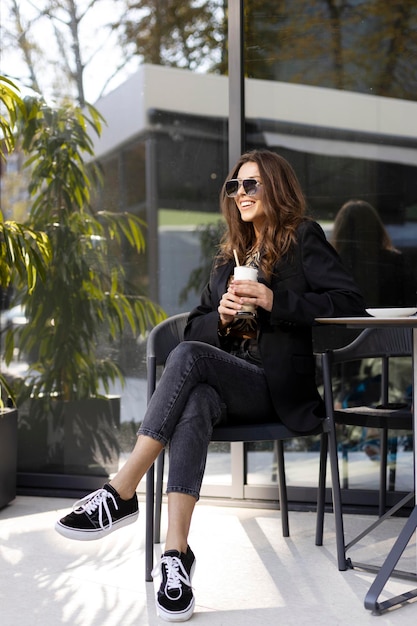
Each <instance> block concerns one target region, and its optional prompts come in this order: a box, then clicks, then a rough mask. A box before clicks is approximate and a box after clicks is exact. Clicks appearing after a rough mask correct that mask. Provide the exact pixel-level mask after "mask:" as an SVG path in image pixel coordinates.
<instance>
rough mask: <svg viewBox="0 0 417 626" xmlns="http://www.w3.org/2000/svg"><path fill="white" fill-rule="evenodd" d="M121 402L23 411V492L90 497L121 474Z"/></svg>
mask: <svg viewBox="0 0 417 626" xmlns="http://www.w3.org/2000/svg"><path fill="white" fill-rule="evenodd" d="M119 427H120V398H119V397H108V398H91V399H87V400H77V401H74V402H61V401H53V402H48V403H45V402H44V401H42V400H41V399H35V400H32V401H31V402H30V404H29V405H28V406H27V407H24V408H23V409H22V410H21V411H20V412H19V430H18V459H17V471H18V473H17V488H18V493H19V494H30V495H68V496H71V497H72V496H77V495H79V494H82V495H84V494H85V493H86V492H88V491H91V490H94V489H97V488H99V487H101V486H102V484H103V482H105V480H107V479H108V478H109V475H110V474H112V473H115V472H117V470H118V464H119V443H118V432H119Z"/></svg>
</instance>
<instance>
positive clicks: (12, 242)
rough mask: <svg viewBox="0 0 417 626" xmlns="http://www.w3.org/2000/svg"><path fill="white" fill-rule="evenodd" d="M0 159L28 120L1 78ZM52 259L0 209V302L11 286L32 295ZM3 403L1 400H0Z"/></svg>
mask: <svg viewBox="0 0 417 626" xmlns="http://www.w3.org/2000/svg"><path fill="white" fill-rule="evenodd" d="M0 106H1V108H0V133H1V139H0V158H1V159H2V160H4V161H5V160H6V158H7V155H9V154H11V153H12V152H13V150H14V149H15V132H16V124H17V122H18V120H19V119H21V120H22V119H25V118H26V114H27V110H26V106H25V103H24V102H23V100H22V98H21V97H20V92H19V89H18V88H17V86H16V85H15V84H14V83H13V82H12V81H10V80H9V79H8V78H6V77H5V76H0ZM50 259H51V246H50V242H49V239H48V236H47V235H46V233H45V232H43V231H41V230H35V229H33V228H30V227H28V226H26V225H25V224H21V223H19V222H17V221H15V220H8V219H5V218H4V215H3V211H2V210H1V208H0V300H1V304H3V301H4V300H6V296H5V294H7V293H8V291H9V290H10V287H11V285H16V288H17V289H19V288H20V289H22V288H24V289H26V290H27V292H28V293H32V292H33V290H34V289H35V286H36V284H37V283H38V279H39V278H41V279H42V280H43V279H44V278H45V274H46V267H47V265H48V263H49V261H50ZM0 383H1V386H2V389H3V390H6V393H7V395H8V396H9V397H12V396H13V392H12V390H11V388H10V386H9V385H8V383H7V381H6V379H5V378H4V376H0ZM0 402H1V400H0Z"/></svg>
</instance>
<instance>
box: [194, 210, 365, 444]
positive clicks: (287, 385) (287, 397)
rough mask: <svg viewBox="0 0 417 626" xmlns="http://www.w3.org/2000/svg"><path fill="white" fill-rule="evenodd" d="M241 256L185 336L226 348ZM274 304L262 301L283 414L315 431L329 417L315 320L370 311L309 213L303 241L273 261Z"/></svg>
mask: <svg viewBox="0 0 417 626" xmlns="http://www.w3.org/2000/svg"><path fill="white" fill-rule="evenodd" d="M233 266H234V263H233V262H232V261H230V262H229V263H227V264H225V265H222V266H220V267H217V268H215V269H214V270H213V272H212V275H211V278H210V282H209V284H208V285H207V287H206V288H205V289H204V291H203V293H202V296H201V303H200V305H199V306H198V307H196V308H195V309H194V310H193V311H192V312H191V313H190V316H189V319H188V324H187V326H186V329H185V339H186V340H193V341H203V342H205V343H209V344H211V345H214V346H218V347H224V346H222V344H221V341H223V340H221V339H220V337H219V336H218V332H217V328H218V321H219V313H218V311H217V307H218V305H219V301H220V299H221V297H222V295H223V294H224V293H225V291H226V285H227V282H228V280H229V277H230V275H231V274H232V272H233ZM259 280H260V281H261V282H264V283H265V284H267V285H268V286H269V287H270V288H271V289H272V291H273V292H274V301H273V307H272V311H271V312H268V311H265V310H264V309H260V308H258V328H259V335H258V341H259V351H260V354H261V358H262V363H263V367H264V370H265V375H266V378H267V381H268V386H269V390H270V393H271V397H272V401H273V404H274V407H275V411H276V414H277V416H278V419H280V420H281V421H282V422H284V423H285V424H286V425H287V426H288V427H289V428H291V429H293V430H294V431H296V432H300V433H301V432H308V431H311V430H313V429H314V428H316V427H317V426H318V425H319V422H320V420H321V419H322V418H323V417H324V415H325V413H324V404H323V401H322V398H321V396H320V394H319V392H318V390H317V386H316V380H315V359H314V356H313V345H312V326H313V324H314V319H315V318H316V317H337V316H345V315H347V316H353V315H364V314H366V313H365V309H364V307H365V304H364V301H363V298H362V295H361V294H360V292H359V290H358V288H357V287H356V285H355V283H354V281H353V279H352V278H351V277H350V275H349V274H348V273H347V272H346V270H345V269H344V267H343V265H342V263H341V261H340V259H339V256H338V255H337V253H336V252H335V250H334V248H333V247H332V246H331V245H330V244H329V243H328V242H327V240H326V237H325V235H324V232H323V230H322V229H321V227H320V226H319V225H318V224H317V223H316V222H313V221H309V220H305V221H304V222H303V223H302V224H301V225H300V226H299V228H298V230H297V244H296V246H294V247H293V249H292V251H291V252H290V253H288V254H287V255H286V256H285V258H283V259H281V260H280V261H279V262H278V263H277V264H276V266H275V267H274V273H273V276H272V278H271V280H270V282H269V283H268V282H267V281H265V280H264V279H263V278H262V276H260V277H259Z"/></svg>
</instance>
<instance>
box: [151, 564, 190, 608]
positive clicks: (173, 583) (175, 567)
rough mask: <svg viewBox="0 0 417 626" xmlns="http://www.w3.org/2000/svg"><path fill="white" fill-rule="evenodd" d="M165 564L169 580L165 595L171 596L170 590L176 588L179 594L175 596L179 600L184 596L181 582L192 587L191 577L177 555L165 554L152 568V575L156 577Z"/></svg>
mask: <svg viewBox="0 0 417 626" xmlns="http://www.w3.org/2000/svg"><path fill="white" fill-rule="evenodd" d="M164 565H165V567H166V574H167V581H166V584H165V595H166V596H168V597H170V595H169V592H170V591H173V590H176V591H178V592H180V593H179V595H177V596H175V597H174V598H172V599H174V600H178V599H179V598H180V597H181V596H182V586H181V583H184V584H185V585H188V586H189V587H191V581H190V577H189V575H188V574H187V570H186V569H185V567H184V565H183V564H182V562H181V559H180V558H178V557H177V556H163V557H162V558H161V560H160V562H159V563H158V565H156V566H155V567H154V569H153V570H152V576H153V577H155V576H157V575H158V574H161V573H162V567H163V566H164Z"/></svg>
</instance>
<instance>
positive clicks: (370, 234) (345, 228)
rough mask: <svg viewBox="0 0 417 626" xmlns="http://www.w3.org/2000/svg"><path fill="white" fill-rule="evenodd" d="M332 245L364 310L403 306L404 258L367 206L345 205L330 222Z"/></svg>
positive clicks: (361, 202) (362, 202)
mask: <svg viewBox="0 0 417 626" xmlns="http://www.w3.org/2000/svg"><path fill="white" fill-rule="evenodd" d="M332 244H333V246H334V247H335V249H336V250H337V252H338V253H339V256H340V258H341V259H342V262H343V264H344V266H345V267H346V268H347V269H348V270H349V271H350V273H351V274H352V276H353V278H354V280H355V281H356V283H357V285H358V286H359V287H360V289H361V291H362V294H363V296H364V298H365V302H366V306H368V307H376V308H378V307H390V306H391V307H401V306H406V300H407V297H406V293H407V285H406V283H407V276H406V271H405V264H404V257H403V255H402V254H401V252H400V251H399V250H397V248H395V247H394V246H393V244H392V241H391V238H390V236H389V234H388V232H387V230H386V228H385V226H384V224H383V222H382V220H381V218H380V217H379V215H378V212H377V211H376V209H375V208H374V207H373V206H372V205H371V204H369V202H366V201H365V200H348V201H347V202H345V204H344V205H343V206H342V207H341V209H340V210H339V212H338V213H337V215H336V217H335V220H334V226H333V234H332Z"/></svg>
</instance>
